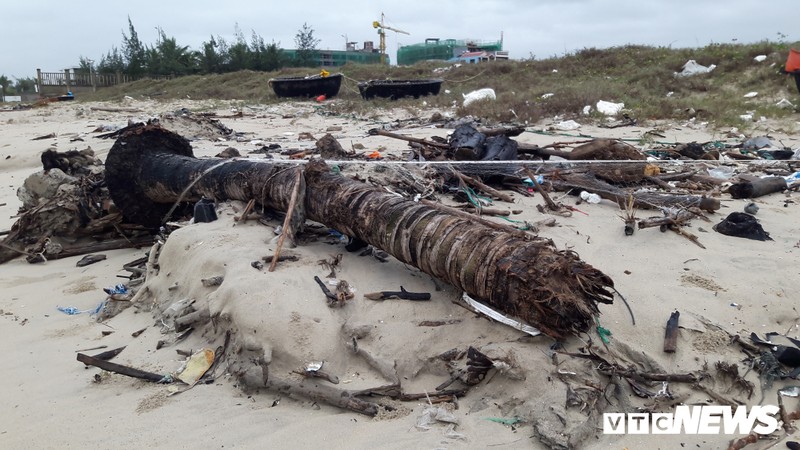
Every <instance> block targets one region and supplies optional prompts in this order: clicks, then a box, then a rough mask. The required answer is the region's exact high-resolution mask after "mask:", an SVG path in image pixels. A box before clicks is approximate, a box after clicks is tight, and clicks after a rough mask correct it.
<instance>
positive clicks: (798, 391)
mask: <svg viewBox="0 0 800 450" xmlns="http://www.w3.org/2000/svg"><path fill="white" fill-rule="evenodd" d="M778 395H781V396H783V397H800V386H787V387H785V388H783V389H781V390H779V391H778Z"/></svg>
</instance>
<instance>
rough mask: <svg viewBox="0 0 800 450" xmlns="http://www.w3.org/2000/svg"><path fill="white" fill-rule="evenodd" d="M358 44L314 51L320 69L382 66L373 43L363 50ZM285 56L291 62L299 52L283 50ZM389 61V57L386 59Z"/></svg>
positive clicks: (379, 55)
mask: <svg viewBox="0 0 800 450" xmlns="http://www.w3.org/2000/svg"><path fill="white" fill-rule="evenodd" d="M357 44H358V43H357V42H348V43H347V50H314V57H315V59H316V62H317V65H319V66H320V67H339V66H343V65H345V64H347V63H352V64H380V63H381V53H380V50H379V49H377V48H375V46H374V44H373V42H372V41H366V42H364V46H363V47H362V48H357ZM283 54H284V55H285V56H287V57H288V58H289V59H290V60H295V59H296V58H297V50H287V49H284V50H283ZM384 58H385V59H386V60H387V61H388V56H385V57H384Z"/></svg>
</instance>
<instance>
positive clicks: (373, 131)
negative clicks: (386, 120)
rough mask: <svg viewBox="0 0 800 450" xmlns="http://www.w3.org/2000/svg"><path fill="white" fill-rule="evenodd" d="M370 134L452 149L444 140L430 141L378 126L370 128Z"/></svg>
mask: <svg viewBox="0 0 800 450" xmlns="http://www.w3.org/2000/svg"><path fill="white" fill-rule="evenodd" d="M369 134H370V135H374V136H385V137H389V138H392V139H400V140H402V141H407V142H413V143H415V144H421V145H427V146H429V147H436V148H441V149H443V150H449V149H450V146H449V145H447V144H445V143H443V142H436V141H429V140H427V139H419V138H413V137H410V136H403V135H402V134H397V133H391V132H389V131H383V130H379V129H377V128H373V129H371V130H369Z"/></svg>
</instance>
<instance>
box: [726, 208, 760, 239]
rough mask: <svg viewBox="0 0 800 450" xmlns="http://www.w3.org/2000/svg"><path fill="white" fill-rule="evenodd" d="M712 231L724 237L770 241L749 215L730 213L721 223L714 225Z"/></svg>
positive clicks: (756, 221) (754, 219)
mask: <svg viewBox="0 0 800 450" xmlns="http://www.w3.org/2000/svg"><path fill="white" fill-rule="evenodd" d="M714 231H716V232H717V233H722V234H724V235H726V236H734V237H742V238H747V239H753V240H756V241H771V240H772V238H771V237H769V233H767V232H766V231H764V228H763V227H762V226H761V224H759V223H758V220H756V218H755V217H753V216H751V215H750V214H745V213H740V212H732V213H730V214H728V217H726V218H725V220H723V221H722V222H720V223H718V224H716V225H714Z"/></svg>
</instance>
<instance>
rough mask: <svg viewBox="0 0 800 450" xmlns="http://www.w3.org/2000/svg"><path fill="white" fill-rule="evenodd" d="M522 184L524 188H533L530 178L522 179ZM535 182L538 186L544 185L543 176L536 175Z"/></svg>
mask: <svg viewBox="0 0 800 450" xmlns="http://www.w3.org/2000/svg"><path fill="white" fill-rule="evenodd" d="M522 182H523V183H525V185H526V186H530V187H534V185H533V180H531V179H530V177H526V178H524V179H523V180H522ZM536 182H537V183H539V184H542V183H544V176H542V175H536Z"/></svg>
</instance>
